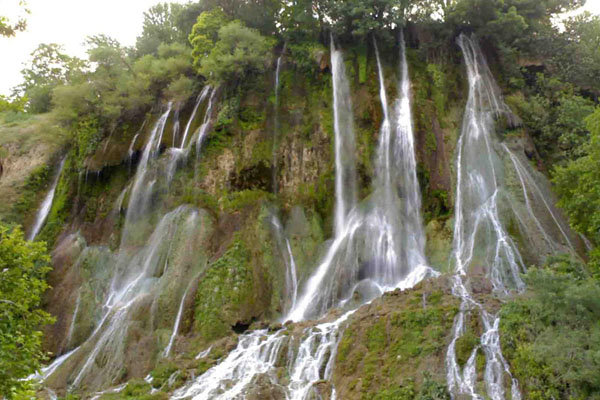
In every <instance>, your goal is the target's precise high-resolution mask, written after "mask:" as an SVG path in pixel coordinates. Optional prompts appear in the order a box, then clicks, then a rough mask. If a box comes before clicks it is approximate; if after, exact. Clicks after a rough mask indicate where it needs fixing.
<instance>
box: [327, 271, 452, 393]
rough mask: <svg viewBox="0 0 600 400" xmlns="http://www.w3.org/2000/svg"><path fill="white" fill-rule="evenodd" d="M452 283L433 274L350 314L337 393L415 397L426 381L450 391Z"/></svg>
mask: <svg viewBox="0 0 600 400" xmlns="http://www.w3.org/2000/svg"><path fill="white" fill-rule="evenodd" d="M449 288H450V286H449V283H448V281H447V279H446V278H445V277H441V278H436V279H430V280H428V281H425V282H422V283H421V284H419V285H417V286H416V287H415V288H413V289H410V290H407V291H404V292H400V291H396V292H392V293H388V294H385V295H384V296H383V297H381V298H380V299H377V300H375V301H373V302H372V303H371V304H369V305H367V306H364V307H362V308H360V309H359V310H358V311H357V312H356V313H355V314H354V315H352V316H351V317H350V321H349V324H348V327H347V328H346V330H345V331H344V333H343V336H342V339H341V341H340V345H339V348H338V353H337V357H336V368H335V370H334V376H333V383H334V385H335V387H336V389H337V390H338V396H339V397H340V398H343V399H349V400H352V399H375V398H377V399H396V398H398V399H404V398H407V399H409V398H411V399H412V398H417V397H416V396H417V394H419V393H421V391H422V390H423V388H424V387H425V386H427V385H433V386H435V387H436V388H441V389H440V390H441V391H440V393H443V396H446V394H447V390H446V389H445V385H444V384H443V383H442V382H445V368H444V365H445V363H444V359H445V353H446V348H447V346H448V344H449V342H450V335H451V332H452V324H453V321H454V317H455V315H456V313H457V312H458V305H459V301H458V299H456V298H455V297H454V296H453V295H452V294H451V291H450V289H449ZM431 382H435V384H433V383H431ZM427 390H429V389H427ZM398 396H400V397H398ZM402 396H405V397H402ZM406 396H408V397H406ZM410 396H413V397H410ZM423 398H428V397H423ZM431 398H434V399H435V398H441V399H446V398H449V397H431Z"/></svg>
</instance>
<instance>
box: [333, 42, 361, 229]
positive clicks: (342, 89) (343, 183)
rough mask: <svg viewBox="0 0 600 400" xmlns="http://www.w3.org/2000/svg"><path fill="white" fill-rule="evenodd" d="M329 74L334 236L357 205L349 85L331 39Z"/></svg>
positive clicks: (342, 60)
mask: <svg viewBox="0 0 600 400" xmlns="http://www.w3.org/2000/svg"><path fill="white" fill-rule="evenodd" d="M331 74H332V77H333V129H334V131H335V209H334V213H335V222H334V223H335V236H336V237H339V236H340V235H341V233H342V231H343V230H344V229H345V227H346V225H347V219H348V215H349V214H350V211H351V210H352V209H353V208H354V206H355V205H356V160H355V152H356V150H355V135H354V121H353V116H354V114H353V112H352V102H351V98H352V97H351V95H350V84H349V83H348V78H347V77H346V68H345V66H344V58H343V55H342V51H341V50H339V49H336V48H335V44H334V41H333V37H332V38H331Z"/></svg>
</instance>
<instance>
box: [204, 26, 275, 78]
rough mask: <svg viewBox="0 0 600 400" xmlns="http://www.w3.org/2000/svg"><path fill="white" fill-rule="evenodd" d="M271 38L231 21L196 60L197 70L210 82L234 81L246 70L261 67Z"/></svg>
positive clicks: (265, 63)
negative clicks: (208, 50)
mask: <svg viewBox="0 0 600 400" xmlns="http://www.w3.org/2000/svg"><path fill="white" fill-rule="evenodd" d="M272 47H273V46H272V42H271V41H270V40H268V39H267V38H265V37H264V36H262V35H261V34H260V33H258V31H256V30H254V29H250V28H247V27H245V26H244V25H243V24H242V23H241V22H239V21H233V22H230V23H229V24H227V25H225V26H224V27H222V28H221V29H220V30H219V40H218V42H217V43H216V44H215V46H214V47H213V48H212V50H211V51H210V54H209V55H208V56H207V57H206V58H204V59H203V60H202V61H201V63H200V73H201V74H202V75H204V76H205V77H206V78H207V79H209V80H210V81H211V82H213V84H215V85H216V84H220V83H223V82H231V81H233V82H237V81H239V80H240V79H242V78H244V77H245V76H246V75H248V74H252V73H260V72H263V71H265V69H266V68H267V66H268V65H269V63H270V60H271V49H272Z"/></svg>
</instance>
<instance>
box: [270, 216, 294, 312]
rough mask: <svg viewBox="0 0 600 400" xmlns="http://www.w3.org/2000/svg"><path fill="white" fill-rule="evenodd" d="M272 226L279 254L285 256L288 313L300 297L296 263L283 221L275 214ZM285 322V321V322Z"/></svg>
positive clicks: (272, 218) (272, 217)
mask: <svg viewBox="0 0 600 400" xmlns="http://www.w3.org/2000/svg"><path fill="white" fill-rule="evenodd" d="M271 225H272V226H273V234H274V237H275V243H276V245H277V247H278V249H279V252H280V253H281V254H282V255H283V262H284V264H285V267H286V268H285V288H286V296H285V298H286V299H287V303H288V304H287V305H286V311H289V310H291V309H293V308H294V307H295V306H296V299H297V297H298V274H297V270H296V261H295V260H294V254H293V253H292V247H291V246H290V241H289V239H288V238H287V237H286V235H285V232H284V231H283V226H281V221H280V220H279V218H278V217H277V215H276V214H275V213H273V215H271ZM284 322H285V321H284Z"/></svg>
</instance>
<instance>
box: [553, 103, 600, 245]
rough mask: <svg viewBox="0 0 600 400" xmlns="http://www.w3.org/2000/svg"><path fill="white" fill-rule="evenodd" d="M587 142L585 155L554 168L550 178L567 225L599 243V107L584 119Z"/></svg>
mask: <svg viewBox="0 0 600 400" xmlns="http://www.w3.org/2000/svg"><path fill="white" fill-rule="evenodd" d="M585 121H586V125H587V128H588V130H589V131H590V135H591V136H590V141H589V144H588V145H587V146H586V149H585V150H586V152H587V155H586V156H584V157H580V158H578V159H576V160H574V161H572V162H570V163H568V164H567V165H566V166H564V167H558V168H556V169H555V171H554V174H553V175H554V177H553V181H554V183H555V188H556V192H557V194H558V195H559V196H560V200H559V203H558V204H559V206H560V207H561V208H562V209H563V210H565V212H566V213H567V215H568V216H569V219H570V221H571V224H572V225H573V227H574V228H575V229H576V230H577V231H578V232H581V233H583V234H585V235H587V236H588V237H589V238H590V239H591V240H592V241H593V242H594V243H596V244H598V243H600V184H599V182H600V169H599V168H598V165H600V108H597V109H596V111H595V112H594V113H593V114H592V115H590V116H589V117H587V118H586V120H585Z"/></svg>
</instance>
